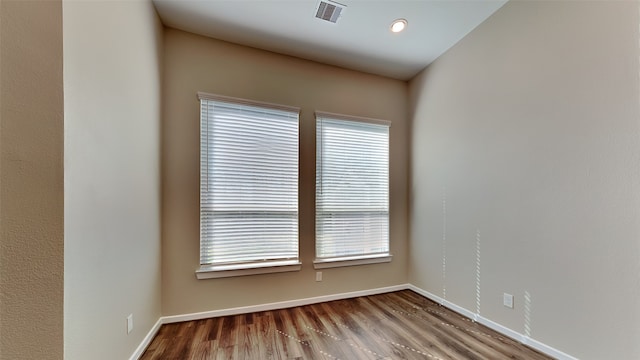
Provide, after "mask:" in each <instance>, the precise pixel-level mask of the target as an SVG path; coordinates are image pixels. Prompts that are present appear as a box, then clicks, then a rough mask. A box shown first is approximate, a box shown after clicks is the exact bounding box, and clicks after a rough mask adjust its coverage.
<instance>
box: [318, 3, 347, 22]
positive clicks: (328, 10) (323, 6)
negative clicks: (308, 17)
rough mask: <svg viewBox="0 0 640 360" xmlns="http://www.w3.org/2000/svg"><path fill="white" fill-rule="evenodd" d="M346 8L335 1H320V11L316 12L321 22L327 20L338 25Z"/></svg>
mask: <svg viewBox="0 0 640 360" xmlns="http://www.w3.org/2000/svg"><path fill="white" fill-rule="evenodd" d="M345 7H346V6H345V5H342V4H339V3H337V2H333V1H322V0H321V1H320V3H319V4H318V10H317V11H316V17H317V18H318V19H321V20H326V21H329V22H332V23H334V24H335V23H336V22H337V21H338V18H340V14H342V11H343V10H344V8H345Z"/></svg>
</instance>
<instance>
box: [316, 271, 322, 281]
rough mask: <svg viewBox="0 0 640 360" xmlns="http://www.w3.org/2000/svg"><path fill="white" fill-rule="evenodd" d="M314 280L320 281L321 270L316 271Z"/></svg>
mask: <svg viewBox="0 0 640 360" xmlns="http://www.w3.org/2000/svg"><path fill="white" fill-rule="evenodd" d="M316 281H322V271H316Z"/></svg>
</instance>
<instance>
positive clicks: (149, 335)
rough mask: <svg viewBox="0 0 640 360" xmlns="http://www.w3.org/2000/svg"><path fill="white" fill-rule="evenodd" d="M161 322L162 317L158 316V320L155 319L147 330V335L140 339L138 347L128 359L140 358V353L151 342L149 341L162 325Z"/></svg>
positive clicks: (136, 359)
mask: <svg viewBox="0 0 640 360" xmlns="http://www.w3.org/2000/svg"><path fill="white" fill-rule="evenodd" d="M162 324H163V322H162V317H160V318H159V319H158V321H156V323H155V324H154V325H153V327H151V330H149V333H147V336H145V337H144V339H142V342H141V343H140V345H138V348H137V349H136V351H134V352H133V354H132V355H131V357H130V358H129V360H138V359H140V357H141V356H142V354H144V351H145V350H146V349H147V346H149V344H151V341H152V340H153V338H154V337H155V336H156V334H157V333H158V330H160V326H162Z"/></svg>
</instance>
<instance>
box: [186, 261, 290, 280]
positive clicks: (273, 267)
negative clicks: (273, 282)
mask: <svg viewBox="0 0 640 360" xmlns="http://www.w3.org/2000/svg"><path fill="white" fill-rule="evenodd" d="M300 269H302V263H301V262H300V261H299V260H290V261H288V260H285V261H269V262H263V263H244V264H229V265H202V266H200V269H198V270H196V277H197V278H198V280H202V279H219V278H226V277H235V276H245V275H258V274H270V273H281V272H290V271H300Z"/></svg>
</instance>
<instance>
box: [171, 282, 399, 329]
mask: <svg viewBox="0 0 640 360" xmlns="http://www.w3.org/2000/svg"><path fill="white" fill-rule="evenodd" d="M408 288H409V285H408V284H403V285H394V286H387V287H383V288H377V289H368V290H361V291H353V292H348V293H341V294H332V295H323V296H316V297H311V298H305V299H298V300H288V301H279V302H274V303H268V304H260V305H251V306H242V307H236V308H230V309H221V310H212V311H204V312H198V313H191V314H183V315H172V316H165V317H163V318H162V320H163V324H170V323H175V322H181V321H192V320H200V319H208V318H212V317H219V316H229V315H238V314H247V313H252V312H258V311H269V310H278V309H286V308H291V307H296V306H303V305H310V304H317V303H321V302H326V301H334V300H343V299H350V298H354V297H358V296H368V295H377V294H383V293H388V292H392V291H399V290H405V289H408Z"/></svg>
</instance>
